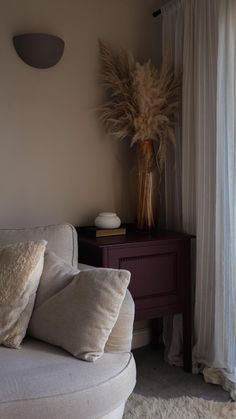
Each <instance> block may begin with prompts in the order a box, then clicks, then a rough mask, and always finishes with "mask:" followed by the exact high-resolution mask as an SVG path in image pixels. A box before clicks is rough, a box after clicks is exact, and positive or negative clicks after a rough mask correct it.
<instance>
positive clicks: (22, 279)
mask: <svg viewBox="0 0 236 419" xmlns="http://www.w3.org/2000/svg"><path fill="white" fill-rule="evenodd" d="M46 244H47V242H46V241H45V240H40V241H37V242H32V241H30V242H25V243H16V244H13V245H8V246H6V247H0V344H2V345H4V346H8V347H11V348H19V346H20V344H21V341H22V340H23V338H24V336H25V333H26V329H27V326H28V323H29V320H30V316H31V314H32V310H33V305H34V300H35V296H36V290H37V287H38V284H39V280H40V276H41V274H42V270H43V262H44V252H45V248H46Z"/></svg>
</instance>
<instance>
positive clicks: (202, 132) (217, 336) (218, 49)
mask: <svg viewBox="0 0 236 419" xmlns="http://www.w3.org/2000/svg"><path fill="white" fill-rule="evenodd" d="M162 15H163V52H164V53H165V51H169V50H170V51H171V56H172V60H173V63H174V65H175V68H176V71H180V70H181V71H182V72H183V99H182V100H183V103H182V118H181V119H182V121H181V122H180V124H179V127H178V128H177V133H176V137H177V147H176V151H175V156H173V155H168V157H167V161H166V173H165V178H166V182H165V183H166V224H167V227H168V228H175V229H182V230H183V231H186V232H188V233H194V234H196V237H197V239H196V287H195V345H194V351H193V355H194V356H193V358H194V368H195V371H199V369H201V370H202V371H203V374H204V376H205V379H206V380H207V381H209V382H212V383H215V384H221V385H222V386H223V387H224V388H225V389H226V390H228V391H229V392H230V394H231V396H232V397H233V398H234V399H236V269H235V268H236V249H235V248H236V242H235V241H236V189H235V187H236V162H235V159H236V114H235V111H236V106H235V103H236V61H235V56H236V1H235V0H207V1H206V0H173V1H171V2H169V3H168V4H167V5H165V6H163V7H162ZM173 163H174V164H173ZM173 167H175V169H174V170H175V182H174V183H173V181H172V179H173ZM167 325H168V322H167V321H166V325H165V326H166V327H165V337H166V339H167V340H168V336H167V330H168V328H167ZM173 326H174V327H173V333H172V337H171V339H169V347H168V359H169V361H170V362H172V363H176V364H178V363H180V355H181V343H182V335H181V321H180V317H179V316H176V317H175V318H174V323H173Z"/></svg>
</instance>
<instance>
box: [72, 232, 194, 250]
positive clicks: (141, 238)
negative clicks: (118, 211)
mask: <svg viewBox="0 0 236 419" xmlns="http://www.w3.org/2000/svg"><path fill="white" fill-rule="evenodd" d="M77 231H78V238H79V241H83V242H86V243H88V244H91V245H96V246H99V247H103V246H104V247H105V246H116V245H119V246H122V245H124V246H125V245H126V244H134V243H137V244H141V243H146V244H147V243H150V244H151V243H153V242H156V243H157V242H158V243H159V244H161V242H163V241H176V240H183V239H187V240H189V239H191V238H194V236H191V235H188V234H184V233H178V232H173V231H160V230H157V231H152V232H139V231H127V233H126V234H125V235H123V236H110V237H90V236H88V235H87V234H86V233H85V228H83V227H81V228H77Z"/></svg>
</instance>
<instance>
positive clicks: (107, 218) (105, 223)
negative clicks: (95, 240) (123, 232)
mask: <svg viewBox="0 0 236 419" xmlns="http://www.w3.org/2000/svg"><path fill="white" fill-rule="evenodd" d="M94 224H95V226H96V227H97V228H104V229H106V228H108V229H109V228H111V229H112V228H119V227H120V225H121V220H120V218H119V217H118V216H117V215H116V213H115V212H100V214H98V216H97V217H96V218H95V220H94Z"/></svg>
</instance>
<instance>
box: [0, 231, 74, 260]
mask: <svg viewBox="0 0 236 419" xmlns="http://www.w3.org/2000/svg"><path fill="white" fill-rule="evenodd" d="M31 240H33V241H36V240H46V241H47V242H48V244H47V251H52V252H54V253H56V255H57V256H59V257H60V258H62V259H63V260H64V261H65V262H67V263H69V264H70V265H72V266H73V267H75V268H77V266H78V242H77V232H76V230H75V228H74V227H73V226H72V225H70V224H68V223H64V224H57V225H49V226H44V227H33V228H19V229H0V246H6V245H8V244H13V243H18V242H28V241H31Z"/></svg>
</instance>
